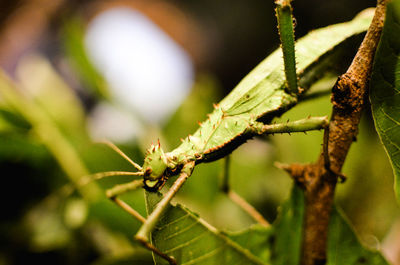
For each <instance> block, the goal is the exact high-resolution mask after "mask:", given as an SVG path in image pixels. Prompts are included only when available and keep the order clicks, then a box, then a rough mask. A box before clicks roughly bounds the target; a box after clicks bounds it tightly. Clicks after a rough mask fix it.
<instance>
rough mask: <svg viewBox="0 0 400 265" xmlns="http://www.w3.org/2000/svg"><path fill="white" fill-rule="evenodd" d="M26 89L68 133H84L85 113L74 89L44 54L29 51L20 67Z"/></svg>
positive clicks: (40, 106) (18, 68) (18, 70)
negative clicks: (29, 53)
mask: <svg viewBox="0 0 400 265" xmlns="http://www.w3.org/2000/svg"><path fill="white" fill-rule="evenodd" d="M17 73H18V74H17V76H18V79H19V81H20V84H21V87H22V88H23V89H24V92H26V93H28V94H29V95H30V96H32V97H33V99H34V103H35V105H37V107H38V108H40V109H41V110H42V111H44V112H46V114H47V115H48V116H49V117H51V119H52V120H53V122H55V123H56V124H57V125H58V126H59V127H60V128H62V130H63V131H65V132H67V134H68V135H77V136H80V137H82V136H83V135H85V128H86V126H85V113H84V110H83V108H82V105H81V103H80V101H79V99H78V98H77V96H76V95H75V92H74V91H73V90H72V89H71V88H70V87H68V86H67V84H66V83H65V82H64V80H62V79H61V77H60V76H59V75H58V74H57V73H56V72H55V70H54V69H53V68H52V66H51V65H50V62H49V61H47V60H46V59H45V58H44V57H41V56H39V55H29V56H26V57H24V58H23V60H21V62H20V63H19V65H18V67H17Z"/></svg>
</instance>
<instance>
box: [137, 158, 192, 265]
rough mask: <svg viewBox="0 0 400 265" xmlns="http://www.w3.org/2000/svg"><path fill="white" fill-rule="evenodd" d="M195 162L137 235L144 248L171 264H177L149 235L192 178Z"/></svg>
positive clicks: (184, 167)
mask: <svg viewBox="0 0 400 265" xmlns="http://www.w3.org/2000/svg"><path fill="white" fill-rule="evenodd" d="M194 165H195V162H194V161H191V162H188V163H187V164H185V165H184V166H183V168H182V170H181V173H180V174H179V177H178V178H177V179H176V181H175V182H174V184H173V185H172V187H171V188H170V189H169V190H168V191H167V192H166V193H165V195H164V196H163V198H162V199H161V201H160V202H159V203H158V204H157V206H156V208H155V209H154V210H153V212H152V213H151V214H150V215H149V216H148V217H147V220H146V222H145V223H144V224H143V225H142V227H141V228H140V229H139V231H138V232H137V233H136V235H135V239H136V240H137V241H139V242H140V243H141V244H142V245H143V246H144V247H146V248H147V249H149V250H151V251H153V252H154V253H155V254H157V255H159V256H160V257H162V258H164V259H165V260H167V261H168V262H169V263H170V264H176V261H175V259H174V258H173V257H171V256H168V255H167V254H165V253H163V252H161V251H160V250H159V249H157V248H156V247H155V246H153V245H152V244H151V243H150V241H149V234H150V233H151V232H152V231H153V230H154V228H155V226H156V224H157V222H158V220H159V219H160V217H161V216H162V215H163V213H164V212H165V210H166V209H167V208H168V205H169V203H170V202H171V200H172V198H173V197H174V196H175V194H176V193H177V192H178V190H179V189H180V188H181V187H182V186H183V184H184V183H185V181H186V180H187V179H188V178H189V177H190V175H191V174H192V171H193V168H194Z"/></svg>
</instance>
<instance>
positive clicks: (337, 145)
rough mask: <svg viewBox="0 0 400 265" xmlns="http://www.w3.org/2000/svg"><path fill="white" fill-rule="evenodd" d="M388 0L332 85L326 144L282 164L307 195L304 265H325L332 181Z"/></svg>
mask: <svg viewBox="0 0 400 265" xmlns="http://www.w3.org/2000/svg"><path fill="white" fill-rule="evenodd" d="M387 2H389V0H378V3H377V7H376V10H375V15H374V18H373V20H372V23H371V25H370V27H369V29H368V32H367V34H366V36H365V37H364V40H363V42H362V44H361V46H360V48H359V50H358V52H357V54H356V56H355V57H354V59H353V62H352V63H351V65H350V67H349V68H348V70H347V72H346V73H345V74H343V75H341V76H340V77H339V78H338V80H337V82H336V84H335V85H334V87H333V89H332V98H331V101H332V104H333V108H332V115H331V120H330V123H329V128H328V129H327V130H328V131H327V132H326V135H325V136H326V137H325V143H324V144H325V147H324V148H323V150H322V152H321V154H320V156H319V158H318V160H317V162H315V163H313V164H307V165H299V164H293V165H290V166H289V167H287V168H286V170H287V171H288V172H289V173H290V174H291V175H292V177H293V178H294V179H295V180H296V182H297V184H298V185H300V186H301V187H302V188H303V189H304V194H305V217H304V232H303V233H304V234H303V242H302V257H301V264H302V265H321V264H325V263H326V259H327V256H326V248H327V236H328V225H329V219H330V213H331V210H332V205H333V199H334V193H335V187H336V183H337V180H338V178H339V177H341V174H340V173H338V172H340V170H341V169H342V166H343V164H344V162H345V159H346V156H347V153H348V151H349V148H350V146H351V144H352V143H353V141H354V140H355V139H356V136H357V134H358V124H359V122H360V118H361V114H362V110H363V108H364V105H365V101H366V100H367V95H368V81H369V78H370V74H371V70H372V64H373V59H374V55H375V51H376V48H377V46H378V42H379V39H380V35H381V32H382V27H383V22H384V17H385V11H386V4H387Z"/></svg>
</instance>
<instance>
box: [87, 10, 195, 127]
mask: <svg viewBox="0 0 400 265" xmlns="http://www.w3.org/2000/svg"><path fill="white" fill-rule="evenodd" d="M85 44H86V47H87V50H88V55H89V57H90V58H91V60H92V61H93V63H94V65H95V66H96V67H97V68H98V69H99V71H100V72H101V73H102V74H103V75H104V77H105V78H106V80H107V81H108V82H109V84H110V86H111V89H112V91H111V94H112V95H113V97H114V98H115V100H117V102H118V103H120V104H122V105H123V106H124V107H128V108H129V109H130V110H134V111H135V112H136V113H137V114H138V115H139V116H140V119H141V120H144V121H146V122H148V123H150V124H161V123H162V122H163V121H165V120H167V119H168V118H169V116H170V115H171V114H172V113H173V112H174V111H175V110H176V108H177V107H178V106H179V105H180V103H181V102H182V100H183V99H184V98H185V97H186V96H187V94H188V93H189V91H190V88H191V86H192V83H193V76H194V73H193V72H194V70H193V65H192V62H191V60H190V58H189V56H188V55H187V54H186V52H185V51H184V50H183V49H182V48H181V47H180V46H179V45H178V44H177V43H175V42H174V40H172V39H171V38H170V37H169V36H168V35H167V34H165V33H164V32H163V31H162V30H161V29H160V28H159V27H158V26H157V25H155V24H154V23H153V22H152V21H151V20H149V19H148V18H147V17H146V16H144V15H142V14H141V13H139V12H137V11H135V10H132V9H128V8H120V7H119V8H113V9H109V10H107V11H105V12H103V13H101V14H100V15H98V16H97V17H96V18H94V19H93V21H92V22H91V23H90V24H89V26H88V29H87V34H86V38H85Z"/></svg>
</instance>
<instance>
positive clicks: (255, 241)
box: [147, 186, 388, 265]
mask: <svg viewBox="0 0 400 265" xmlns="http://www.w3.org/2000/svg"><path fill="white" fill-rule="evenodd" d="M159 199H160V197H159V195H156V194H148V200H147V202H148V206H147V207H148V210H149V212H151V210H152V208H154V206H155V205H156V203H157V202H158V200H159ZM303 215H304V198H303V192H302V191H301V189H300V188H298V187H296V186H295V187H294V188H293V190H292V195H291V197H290V198H289V200H288V201H286V202H285V203H284V204H283V205H282V206H281V209H280V213H279V216H278V218H277V220H276V221H275V223H274V224H273V225H272V226H271V227H262V226H259V225H255V226H252V227H250V228H248V229H246V230H244V231H241V232H235V233H229V232H225V233H222V232H217V230H215V228H214V227H212V226H210V225H209V224H207V223H205V221H204V220H202V219H201V218H199V217H198V216H197V215H196V214H195V213H193V212H191V211H190V210H188V209H187V208H185V207H182V206H181V205H176V206H170V207H169V209H168V210H167V212H166V213H165V215H164V216H163V218H162V219H161V220H160V222H159V223H158V224H157V227H156V229H155V231H154V232H153V233H152V240H153V243H155V244H156V245H157V246H158V247H159V248H160V249H161V250H162V251H164V252H166V253H167V254H169V255H173V256H174V257H176V258H177V260H178V264H272V265H296V264H299V260H300V253H301V240H302V229H301V228H302V223H303ZM327 255H328V260H327V264H328V265H333V264H349V265H353V264H354V265H356V264H368V265H387V264H388V263H387V262H386V261H385V259H384V258H383V257H382V255H381V254H380V253H379V252H376V251H371V250H368V249H366V248H364V247H363V246H362V245H361V244H360V242H359V240H358V239H357V237H356V235H355V234H354V231H353V230H352V229H351V227H350V226H349V224H348V223H347V221H346V220H345V219H344V218H343V216H342V214H341V213H340V212H339V211H337V210H336V209H334V210H333V212H332V218H331V221H330V224H329V235H328V253H327ZM155 261H156V264H165V261H164V260H161V259H160V258H159V257H156V256H155Z"/></svg>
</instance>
